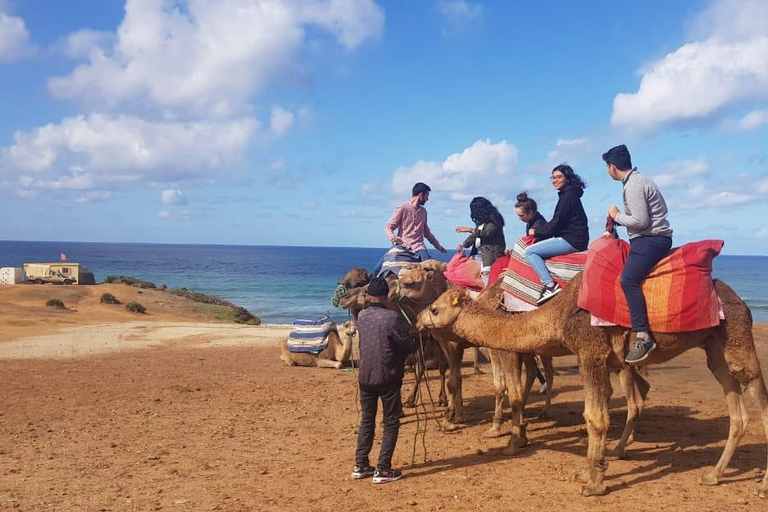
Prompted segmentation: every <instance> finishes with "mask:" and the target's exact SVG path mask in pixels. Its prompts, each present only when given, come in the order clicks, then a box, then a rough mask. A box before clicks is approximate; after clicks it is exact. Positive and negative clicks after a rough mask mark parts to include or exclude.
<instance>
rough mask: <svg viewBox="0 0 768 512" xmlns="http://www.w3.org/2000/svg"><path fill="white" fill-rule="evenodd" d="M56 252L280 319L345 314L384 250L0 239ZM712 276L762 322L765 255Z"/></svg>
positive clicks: (731, 262)
mask: <svg viewBox="0 0 768 512" xmlns="http://www.w3.org/2000/svg"><path fill="white" fill-rule="evenodd" d="M61 252H64V253H65V254H66V255H67V260H68V261H72V262H77V263H80V264H81V266H83V267H85V268H87V269H88V270H90V271H91V272H93V273H94V274H95V275H96V280H97V282H101V281H103V280H104V278H105V277H106V276H108V275H130V276H134V277H138V278H139V279H144V280H147V281H152V282H153V283H155V284H157V285H158V286H159V285H162V284H165V285H167V286H169V287H171V288H181V287H186V288H188V289H190V290H194V291H199V292H203V293H208V294H212V295H217V296H219V297H221V298H223V299H226V300H229V301H231V302H234V303H235V304H237V305H239V306H243V307H245V308H247V309H248V310H249V311H251V312H252V313H254V314H256V315H258V316H259V317H261V319H262V321H263V322H264V323H269V324H287V323H291V322H292V321H293V320H294V319H296V318H316V317H320V316H322V315H323V314H325V313H326V312H328V313H330V314H331V316H332V317H333V318H334V319H336V320H337V321H343V320H346V312H345V311H343V310H341V309H338V308H334V307H333V305H332V304H331V300H330V297H331V295H332V294H333V291H334V289H335V288H336V284H337V282H338V280H339V279H340V278H341V277H342V276H343V275H344V274H345V273H346V271H347V270H349V269H350V268H353V267H358V266H362V267H366V268H368V269H369V270H371V269H372V268H373V266H374V265H375V264H376V262H377V261H378V259H379V258H380V257H381V255H382V254H383V252H384V249H362V248H339V247H275V246H234V245H161V244H112V243H83V242H11V241H0V267H6V266H9V267H20V266H22V265H23V264H24V263H29V262H51V261H58V259H59V253H61ZM714 276H715V277H717V278H720V279H722V280H723V281H725V282H727V283H728V284H729V285H731V287H733V288H734V289H735V290H736V292H737V293H738V294H739V295H740V296H741V297H742V298H744V299H745V300H746V301H747V303H748V304H749V306H750V308H751V309H752V314H753V316H754V318H755V321H757V322H768V286H767V285H768V257H763V256H718V257H717V258H716V259H715V267H714Z"/></svg>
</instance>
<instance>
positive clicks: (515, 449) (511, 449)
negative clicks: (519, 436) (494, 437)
mask: <svg viewBox="0 0 768 512" xmlns="http://www.w3.org/2000/svg"><path fill="white" fill-rule="evenodd" d="M520 450H521V448H520V447H519V446H515V445H512V444H508V445H507V446H505V447H504V448H502V449H501V451H500V452H499V453H501V454H502V455H517V454H518V453H520Z"/></svg>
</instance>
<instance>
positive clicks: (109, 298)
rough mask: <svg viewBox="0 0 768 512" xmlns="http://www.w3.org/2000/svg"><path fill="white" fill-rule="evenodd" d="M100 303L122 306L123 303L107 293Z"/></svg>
mask: <svg viewBox="0 0 768 512" xmlns="http://www.w3.org/2000/svg"><path fill="white" fill-rule="evenodd" d="M99 302H101V303H102V304H120V303H121V302H120V301H119V300H117V298H116V297H115V296H114V295H112V294H111V293H105V294H104V295H102V296H101V300H100V301H99Z"/></svg>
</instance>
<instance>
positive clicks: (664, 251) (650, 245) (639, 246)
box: [621, 236, 672, 332]
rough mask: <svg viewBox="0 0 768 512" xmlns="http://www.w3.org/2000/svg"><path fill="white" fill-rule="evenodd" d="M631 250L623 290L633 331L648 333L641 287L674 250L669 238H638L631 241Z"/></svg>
mask: <svg viewBox="0 0 768 512" xmlns="http://www.w3.org/2000/svg"><path fill="white" fill-rule="evenodd" d="M629 244H630V249H629V254H628V255H627V261H626V262H625V263H624V270H622V272H621V289H622V290H624V296H625V297H626V298H627V305H628V306H629V319H630V321H631V322H632V331H633V332H640V331H646V332H647V331H648V308H647V306H646V303H645V297H643V290H642V288H641V285H642V284H643V281H645V278H646V277H648V274H649V273H650V271H651V269H653V267H654V265H656V264H657V263H658V262H659V261H660V260H661V259H662V258H664V257H665V256H667V255H668V254H669V249H670V248H672V238H671V237H668V236H638V237H635V238H633V239H631V240H630V241H629Z"/></svg>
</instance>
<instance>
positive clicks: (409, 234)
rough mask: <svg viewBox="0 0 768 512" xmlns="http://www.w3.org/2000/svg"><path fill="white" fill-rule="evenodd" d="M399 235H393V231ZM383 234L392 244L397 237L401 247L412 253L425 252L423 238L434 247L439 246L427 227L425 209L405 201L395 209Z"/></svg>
mask: <svg viewBox="0 0 768 512" xmlns="http://www.w3.org/2000/svg"><path fill="white" fill-rule="evenodd" d="M396 229H397V230H399V233H398V234H397V235H395V230H396ZM384 232H385V233H386V234H387V238H389V240H390V241H391V242H392V243H395V240H396V239H397V237H400V239H401V240H402V241H403V246H404V247H405V248H406V249H410V250H411V251H413V252H418V251H422V250H425V249H426V248H427V246H426V245H424V238H425V237H426V239H427V240H429V242H430V243H431V244H432V245H434V246H438V245H440V242H438V241H437V238H435V235H433V234H432V232H431V231H430V230H429V226H428V225H427V209H426V208H424V207H423V206H419V205H414V204H413V203H411V202H410V201H406V202H405V203H402V204H400V205H398V206H397V208H395V212H394V213H393V214H392V217H391V218H390V219H389V222H387V225H386V226H384Z"/></svg>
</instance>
